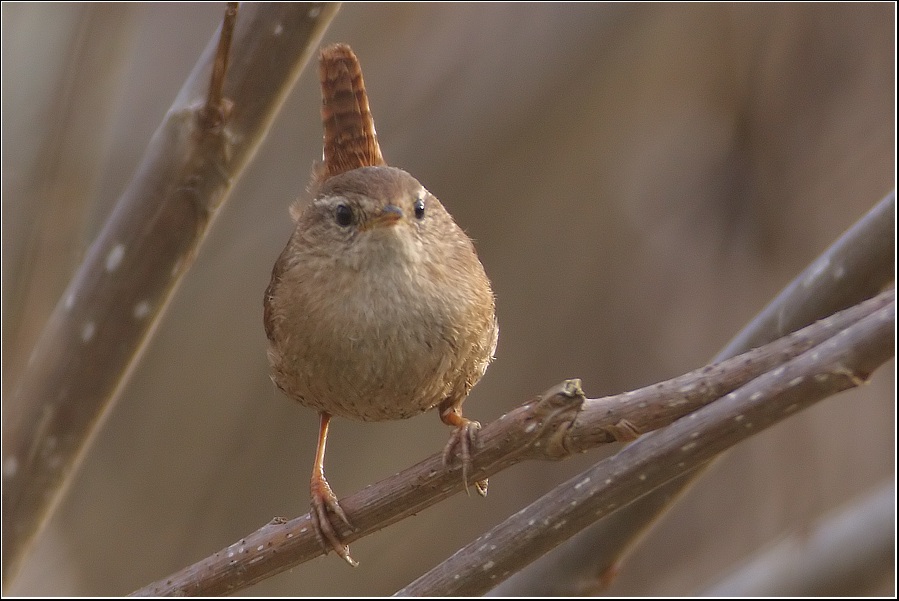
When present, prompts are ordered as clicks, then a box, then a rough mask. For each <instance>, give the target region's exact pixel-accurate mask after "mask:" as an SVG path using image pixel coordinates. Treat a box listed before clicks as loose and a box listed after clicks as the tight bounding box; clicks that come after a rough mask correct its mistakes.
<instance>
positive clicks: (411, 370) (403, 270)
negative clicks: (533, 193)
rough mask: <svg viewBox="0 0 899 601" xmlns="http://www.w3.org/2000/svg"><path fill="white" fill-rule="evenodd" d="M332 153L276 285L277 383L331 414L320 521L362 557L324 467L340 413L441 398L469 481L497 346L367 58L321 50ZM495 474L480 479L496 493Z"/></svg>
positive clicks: (492, 322)
mask: <svg viewBox="0 0 899 601" xmlns="http://www.w3.org/2000/svg"><path fill="white" fill-rule="evenodd" d="M319 74H320V77H321V85H322V111H321V112H322V120H323V123H324V129H325V135H324V153H323V155H324V162H323V164H322V165H321V166H319V167H318V168H317V169H315V170H314V172H313V179H312V184H311V185H310V192H311V193H312V195H313V200H312V202H311V204H309V205H308V206H306V207H305V208H304V209H302V210H296V211H293V210H292V213H293V214H294V218H295V220H296V228H295V230H294V232H293V235H292V236H291V238H290V240H289V242H288V243H287V247H286V248H285V249H284V252H282V253H281V256H280V257H279V258H278V260H277V262H276V263H275V266H274V269H273V271H272V279H271V283H270V284H269V286H268V289H267V290H266V293H265V316H264V319H265V330H266V333H267V335H268V339H269V350H268V356H269V361H270V363H271V374H272V380H273V381H274V382H275V384H276V385H277V386H278V388H280V389H281V390H282V391H283V392H284V393H285V394H286V395H287V396H289V397H290V398H292V399H295V400H297V401H299V402H300V403H301V404H303V405H305V406H307V407H311V408H313V409H315V410H317V411H318V412H319V414H320V416H321V427H320V431H319V440H318V449H317V452H316V456H315V465H314V468H313V471H312V482H311V486H310V489H311V498H312V519H313V521H314V523H315V526H316V531H317V534H318V536H319V539H320V540H321V541H322V546H323V547H324V548H325V550H326V551H327V550H328V547H329V546H330V548H333V549H334V550H335V551H336V552H337V553H338V554H339V555H340V556H341V557H343V558H344V559H345V560H346V561H347V562H348V563H350V564H351V565H356V562H355V561H354V560H353V559H352V558H351V557H350V554H349V548H348V547H347V546H346V545H345V544H343V542H342V541H341V538H340V535H339V534H338V531H337V528H336V527H335V522H332V515H333V516H336V518H338V519H339V520H340V521H341V522H343V523H344V524H345V525H346V526H347V527H349V528H352V526H351V525H350V522H349V519H348V518H347V516H346V514H345V513H344V511H343V509H342V508H341V507H340V504H339V503H338V501H337V497H336V496H335V495H334V493H333V492H332V491H331V487H330V486H329V485H328V482H327V480H325V476H324V466H323V463H324V454H325V442H326V440H327V435H328V424H329V422H330V419H331V416H332V415H338V416H341V417H347V418H350V419H357V420H362V421H380V420H388V419H404V418H408V417H412V416H414V415H417V414H419V413H421V412H423V411H427V410H429V409H432V408H434V407H437V408H438V410H439V414H440V419H441V420H442V421H443V422H444V423H446V424H447V425H450V426H452V427H453V428H454V431H453V435H452V437H451V438H450V441H449V443H448V444H447V446H446V448H445V451H444V461H445V462H448V461H449V460H450V459H451V458H452V456H453V452H454V450H455V449H457V448H458V450H459V454H460V456H461V460H462V466H463V478H464V479H465V482H466V487H467V483H468V472H469V469H470V465H469V464H470V463H471V457H470V453H471V450H470V449H471V445H472V444H474V442H475V436H476V433H477V429H478V428H479V427H480V426H479V424H478V423H477V422H474V421H471V420H468V419H466V418H465V417H463V416H462V403H463V401H465V397H466V396H468V393H469V391H471V389H472V387H473V386H474V385H475V384H476V383H477V382H478V380H480V379H481V376H483V375H484V371H485V370H486V369H487V365H488V364H489V363H490V361H491V359H492V358H493V353H494V350H495V349H496V341H497V334H498V328H497V323H496V317H495V311H494V297H493V292H492V290H491V288H490V282H489V281H488V279H487V276H486V274H485V273H484V268H483V266H482V265H481V262H480V261H479V260H478V257H477V254H476V253H475V249H474V245H473V244H472V242H471V240H470V239H469V238H468V236H466V235H465V233H464V232H463V231H462V229H461V228H460V227H459V226H458V225H456V223H455V222H454V221H453V218H452V217H451V216H450V214H449V213H447V211H446V209H444V208H443V205H442V204H440V201H439V200H437V198H435V197H434V195H432V194H431V193H430V192H428V191H427V190H426V189H425V187H424V186H422V185H421V183H419V182H418V181H417V180H416V179H415V178H414V177H412V176H411V175H409V174H408V173H406V172H405V171H402V170H400V169H396V168H393V167H388V166H386V164H385V162H384V159H383V158H382V156H381V151H380V148H379V146H378V142H377V137H376V135H375V130H374V125H373V122H372V118H371V113H370V112H369V107H368V98H367V95H366V92H365V86H364V83H363V81H362V72H361V69H360V67H359V63H358V60H357V59H356V56H355V55H354V54H353V52H352V50H350V48H349V46H346V45H343V44H336V45H334V46H330V47H327V48H325V49H324V50H322V52H321V57H320V69H319ZM486 486H487V482H486V480H484V481H481V482H478V483H477V488H478V490H479V492H481V493H482V494H486Z"/></svg>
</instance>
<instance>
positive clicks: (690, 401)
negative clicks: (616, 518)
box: [135, 291, 895, 596]
mask: <svg viewBox="0 0 899 601" xmlns="http://www.w3.org/2000/svg"><path fill="white" fill-rule="evenodd" d="M894 305H895V293H894V291H888V292H885V293H883V294H882V295H880V296H879V297H877V298H876V299H872V300H870V301H868V302H866V303H864V304H862V305H859V306H856V307H852V308H851V309H848V310H846V311H844V312H841V313H839V314H837V315H834V316H832V317H830V318H828V319H826V320H824V321H821V322H819V323H817V324H814V325H812V326H809V327H808V328H806V329H804V330H803V331H801V332H797V333H795V334H793V335H791V336H789V337H786V338H784V339H781V340H778V341H776V342H774V343H772V344H770V345H768V346H766V347H764V348H760V349H756V350H754V351H751V352H750V353H747V354H746V355H744V356H741V357H737V358H734V359H732V360H730V361H727V362H725V363H722V364H719V365H716V366H709V367H706V368H703V369H699V370H696V371H693V372H691V373H689V374H686V375H684V376H680V377H678V378H674V379H673V380H669V381H668V382H663V383H660V384H657V385H655V386H651V387H647V388H643V389H640V390H637V391H634V392H628V393H625V394H621V395H617V396H613V397H606V398H602V399H585V398H584V396H583V392H582V391H581V388H580V382H579V381H577V380H569V381H567V382H564V383H563V384H560V385H558V386H556V387H554V388H552V389H550V390H548V391H547V392H546V393H544V394H543V395H540V396H539V397H537V398H536V399H534V400H532V401H530V402H528V403H526V404H524V405H522V406H521V407H518V408H516V409H515V410H513V411H511V412H509V413H507V414H506V415H504V416H502V417H500V418H499V419H497V420H495V421H494V422H492V423H490V424H488V425H487V426H485V427H484V428H482V430H481V431H480V434H479V444H478V448H477V450H476V452H475V453H474V454H473V457H472V459H473V465H474V469H473V470H472V474H471V475H470V481H471V482H472V483H473V482H475V481H477V480H480V479H483V478H485V477H487V476H491V475H493V474H495V473H496V472H499V471H500V470H502V469H504V468H506V467H508V466H510V465H513V464H514V463H517V462H519V461H522V460H525V459H544V460H545V459H552V460H557V459H561V458H564V457H567V456H570V455H572V454H574V453H576V452H579V451H583V450H586V449H587V448H590V447H595V446H598V445H600V444H605V443H609V442H613V441H615V440H616V439H617V438H621V437H622V436H627V435H628V434H627V433H631V432H634V431H638V430H648V429H651V428H657V427H661V426H663V425H666V424H667V423H670V421H672V420H674V419H677V418H679V417H682V416H684V415H686V414H688V413H689V412H691V411H693V410H695V409H697V408H699V407H702V406H704V405H706V404H708V403H710V402H711V401H713V400H715V399H716V398H718V397H720V396H721V395H724V394H727V393H729V392H731V391H732V390H735V389H736V388H738V387H740V386H743V385H744V384H746V383H747V382H750V381H751V380H752V379H753V378H756V377H758V376H759V375H761V374H763V373H765V372H766V371H768V370H770V369H773V368H776V367H777V366H778V365H782V364H784V362H786V361H789V360H791V359H793V358H794V357H797V356H798V355H800V354H801V353H803V352H805V351H807V350H808V349H811V348H813V347H815V346H816V345H819V344H821V343H823V342H824V341H826V340H828V339H830V338H831V337H833V336H835V335H837V334H838V333H840V332H841V331H844V329H845V328H846V327H848V326H850V325H852V324H855V323H858V322H859V320H861V319H863V318H870V317H871V316H872V315H875V314H879V313H878V312H879V311H884V310H887V311H888V310H890V309H891V308H892V307H894ZM623 423H626V424H628V425H627V426H624V425H623ZM622 433H625V434H624V435H623V434H622ZM461 476H462V474H461V466H459V465H453V466H451V467H450V468H444V467H443V462H442V457H441V455H440V454H438V455H434V456H432V457H430V458H428V459H426V460H425V461H422V462H421V463H419V464H418V465H415V466H413V467H411V468H408V469H406V470H404V471H403V472H401V473H399V474H396V475H394V476H392V477H390V478H387V479H385V480H382V481H381V482H378V483H377V484H373V485H371V486H369V487H367V488H366V489H364V490H362V491H360V492H358V493H356V494H354V495H352V496H350V497H347V498H345V499H341V501H340V504H341V506H342V507H343V508H344V510H345V511H346V512H347V514H348V515H349V517H350V521H351V522H352V523H353V524H354V525H355V526H356V528H357V530H356V531H354V532H341V533H340V534H341V538H342V540H345V541H346V542H347V543H351V542H353V541H355V540H358V539H359V538H362V537H363V536H366V535H368V534H371V533H373V532H376V531H377V530H380V529H381V528H384V527H386V526H389V525H390V524H393V523H395V522H397V521H399V520H402V519H404V518H406V517H409V516H411V515H414V514H416V513H418V512H420V511H422V510H423V509H425V508H427V507H430V506H431V505H434V504H436V503H438V502H439V501H442V500H443V499H445V498H447V497H449V496H451V495H453V494H456V493H458V492H461V491H462V489H463V484H462V477H461ZM322 553H323V550H322V548H321V546H320V544H319V542H318V540H317V539H316V537H315V534H314V533H313V530H312V527H311V520H310V517H309V515H308V514H307V515H304V516H302V517H299V518H296V519H294V520H291V521H286V520H284V519H283V518H276V519H275V520H273V521H272V522H271V523H269V524H267V525H266V526H264V527H262V528H261V529H259V530H257V531H256V532H254V533H252V534H250V535H249V536H247V537H245V538H244V539H242V540H240V541H239V542H237V543H234V544H233V545H231V546H229V547H227V548H226V549H223V550H221V551H219V552H218V553H216V554H214V555H212V556H210V557H208V558H206V559H204V560H202V561H199V562H197V563H196V564H194V565H192V566H189V567H187V568H185V569H183V570H181V571H179V572H177V573H175V574H173V575H171V576H169V577H168V578H164V579H163V580H160V581H158V582H156V583H153V584H150V585H149V586H147V587H145V588H143V589H141V590H139V591H137V592H136V593H135V594H136V595H154V596H156V595H217V594H224V593H232V592H234V591H237V590H239V589H241V588H243V587H246V586H249V585H252V584H255V583H257V582H260V581H262V580H264V579H265V578H268V577H270V576H272V575H274V574H277V573H280V572H282V571H284V570H287V569H290V568H292V567H294V566H296V565H298V564H300V563H303V562H305V561H308V560H310V559H313V558H315V557H317V556H319V555H321V554H322ZM492 583H494V584H495V581H493V582H492ZM436 594H439V593H436Z"/></svg>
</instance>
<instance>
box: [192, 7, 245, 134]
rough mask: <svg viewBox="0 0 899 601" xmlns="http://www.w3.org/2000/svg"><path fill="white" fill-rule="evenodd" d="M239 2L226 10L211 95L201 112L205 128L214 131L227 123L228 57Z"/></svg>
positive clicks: (229, 103)
mask: <svg viewBox="0 0 899 601" xmlns="http://www.w3.org/2000/svg"><path fill="white" fill-rule="evenodd" d="M239 4H240V3H239V2H229V3H228V6H227V8H226V9H225V18H224V19H223V20H222V28H221V31H220V32H219V42H218V46H217V47H216V50H215V60H214V61H213V62H212V78H211V79H210V81H209V93H208V94H207V96H206V106H204V107H203V108H202V110H201V111H200V119H202V120H203V122H204V123H203V125H204V127H206V128H208V129H213V128H216V127H219V126H221V124H222V123H224V122H225V121H227V119H228V113H229V112H230V106H231V101H230V100H227V99H226V98H225V96H224V90H225V75H226V74H227V73H228V56H229V55H230V53H231V39H232V38H233V37H234V25H235V23H237V10H238V6H239Z"/></svg>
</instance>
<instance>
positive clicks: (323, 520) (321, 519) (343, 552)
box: [310, 476, 359, 568]
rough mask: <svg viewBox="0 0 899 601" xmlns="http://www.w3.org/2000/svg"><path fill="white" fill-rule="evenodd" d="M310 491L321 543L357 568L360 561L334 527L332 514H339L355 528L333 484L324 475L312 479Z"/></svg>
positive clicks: (326, 549)
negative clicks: (353, 556)
mask: <svg viewBox="0 0 899 601" xmlns="http://www.w3.org/2000/svg"><path fill="white" fill-rule="evenodd" d="M310 492H311V499H312V511H311V512H310V513H311V516H312V526H313V529H314V530H315V535H316V537H317V538H318V542H319V544H321V546H322V549H324V551H325V553H327V552H328V551H330V550H331V549H333V550H334V552H335V553H337V554H338V555H340V556H341V557H342V558H343V560H344V561H345V562H347V563H348V564H350V565H351V566H353V567H354V568H355V567H356V566H358V565H359V562H357V561H356V560H355V559H353V558H352V557H350V548H349V547H348V546H347V545H345V544H344V543H343V541H342V540H341V539H340V535H339V534H338V532H337V528H335V527H334V522H332V521H331V520H332V518H331V515H332V514H333V515H335V516H337V517H338V518H339V519H340V521H341V522H343V524H344V525H346V527H347V528H349V529H350V530H355V528H354V527H353V525H352V524H351V523H350V520H349V519H348V518H347V515H346V512H345V511H344V510H343V507H341V506H340V503H339V502H338V501H337V496H336V495H335V494H334V492H333V491H332V490H331V486H330V485H329V484H328V481H327V480H325V478H324V476H322V477H320V478H313V479H312V485H311V488H310Z"/></svg>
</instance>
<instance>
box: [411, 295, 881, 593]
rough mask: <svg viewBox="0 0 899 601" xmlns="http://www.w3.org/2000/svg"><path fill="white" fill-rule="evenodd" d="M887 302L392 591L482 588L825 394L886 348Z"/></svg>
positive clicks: (854, 377) (861, 377) (868, 369)
mask: <svg viewBox="0 0 899 601" xmlns="http://www.w3.org/2000/svg"><path fill="white" fill-rule="evenodd" d="M894 327H895V301H892V302H891V303H890V304H889V305H887V306H885V307H883V308H881V309H879V310H878V311H876V312H875V313H873V314H870V315H868V316H867V317H865V318H864V319H862V320H861V321H859V322H857V323H855V324H853V325H851V326H849V327H848V328H847V329H845V330H843V331H841V332H839V333H838V334H837V335H835V336H833V337H832V338H830V339H829V340H827V341H826V342H823V343H822V344H820V345H818V346H816V347H814V348H812V349H810V350H808V351H806V352H805V353H803V354H802V355H800V356H798V357H796V358H795V359H792V360H790V361H788V362H787V363H784V364H783V365H781V366H780V367H778V368H777V369H774V370H773V371H770V372H767V373H765V374H764V375H762V376H760V377H758V378H756V379H754V380H752V381H751V382H749V383H747V384H746V385H745V386H742V387H741V388H739V389H737V390H735V391H734V392H731V393H729V394H728V395H727V396H725V397H723V398H721V399H719V400H718V401H716V402H714V403H711V404H709V405H708V406H706V407H703V408H701V409H699V410H697V411H695V412H693V413H691V414H689V415H688V416H686V417H684V418H682V419H679V420H677V421H676V422H674V423H673V424H671V425H670V426H668V427H667V428H664V429H661V430H657V431H655V432H652V433H651V434H647V435H646V436H644V437H642V438H640V439H639V440H637V441H636V442H634V443H633V444H631V445H630V446H627V447H625V448H624V449H623V450H622V451H621V452H620V453H618V454H617V455H614V456H612V457H609V458H607V459H605V460H603V461H600V462H599V463H597V464H596V465H595V466H594V467H592V468H591V469H589V470H587V471H586V472H584V473H582V474H579V475H578V476H576V477H575V478H572V479H571V480H569V481H568V482H565V483H564V484H561V485H559V486H558V487H556V488H555V489H553V490H552V491H551V492H549V493H547V494H546V495H544V496H543V497H541V498H540V499H538V500H537V501H536V502H534V503H532V504H531V505H530V506H528V507H527V508H525V509H523V510H521V511H519V512H518V513H516V514H515V515H513V516H512V517H510V518H508V519H507V520H506V521H504V522H503V523H501V524H500V525H498V526H496V527H495V528H493V529H492V530H491V531H489V532H487V533H486V534H484V535H482V536H480V537H479V538H478V539H477V540H475V541H474V542H472V543H470V544H469V545H467V546H465V547H463V548H462V549H460V550H459V551H457V552H456V553H455V554H454V555H453V556H452V557H450V558H449V559H447V560H446V561H445V562H443V563H442V564H440V565H439V566H437V567H436V568H434V569H433V570H431V571H430V572H428V573H426V574H424V575H423V576H421V577H420V578H419V579H417V580H416V581H414V582H412V583H411V584H409V585H408V586H407V587H405V588H404V589H402V590H401V591H399V592H398V593H397V594H398V595H410V596H449V595H480V594H483V593H484V592H486V591H487V590H489V589H490V588H492V587H493V586H495V585H496V583H497V582H501V581H502V580H503V579H505V578H507V577H508V576H509V575H510V574H512V573H514V572H516V571H518V570H520V569H521V568H522V567H524V566H525V565H527V564H528V563H530V562H531V561H533V560H534V559H536V558H538V557H540V556H541V555H543V554H544V553H546V552H548V551H549V550H550V549H552V548H553V547H555V546H556V545H558V544H559V543H561V542H562V541H563V540H565V539H567V538H568V537H570V536H573V535H574V534H576V533H578V532H580V531H581V530H583V529H584V528H585V527H587V526H589V525H590V524H592V523H593V522H595V521H597V520H599V519H600V518H602V517H604V516H606V515H608V514H610V513H612V512H613V511H614V510H615V509H617V508H618V507H622V506H623V505H626V504H628V503H630V502H631V501H633V500H634V499H636V498H638V497H640V496H641V495H644V494H646V493H648V492H650V491H651V490H653V489H654V488H656V487H658V486H659V485H661V484H662V483H664V482H666V481H668V480H670V479H672V478H674V477H676V476H678V475H680V474H683V473H685V472H687V471H689V470H692V469H695V468H697V467H699V466H701V465H703V464H704V463H705V462H707V461H709V460H711V459H712V458H714V457H715V456H716V455H718V454H719V453H721V452H722V451H724V450H726V449H728V448H730V447H732V446H733V445H735V444H736V443H738V442H740V441H742V440H744V439H746V438H748V437H750V436H753V435H755V434H756V433H758V432H760V431H762V430H764V429H766V428H768V427H769V426H771V425H774V424H776V423H778V422H780V421H781V420H783V419H786V418H787V417H789V416H791V415H794V414H795V413H796V412H797V411H799V410H801V409H804V408H806V407H809V406H811V405H812V404H814V403H816V402H817V401H819V400H821V399H824V398H826V397H828V396H831V395H833V394H836V393H837V392H841V391H843V390H847V389H849V388H852V387H855V386H858V385H860V384H862V383H863V382H864V381H865V380H866V379H867V378H868V377H869V376H870V374H871V373H872V372H873V371H874V370H875V369H876V368H877V367H879V366H880V365H881V364H882V363H884V362H885V361H887V360H888V359H889V358H890V357H891V356H892V354H893V346H894V343H895V339H894Z"/></svg>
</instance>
